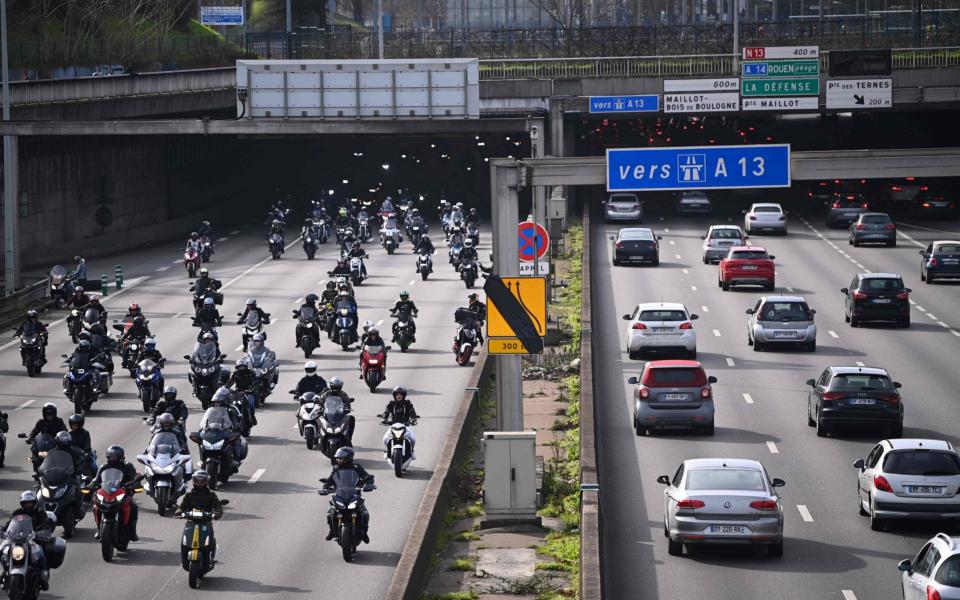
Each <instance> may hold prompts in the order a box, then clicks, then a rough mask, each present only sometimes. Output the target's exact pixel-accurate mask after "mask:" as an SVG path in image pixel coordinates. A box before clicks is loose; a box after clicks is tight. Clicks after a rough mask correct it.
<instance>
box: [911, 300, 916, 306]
mask: <svg viewBox="0 0 960 600" xmlns="http://www.w3.org/2000/svg"><path fill="white" fill-rule="evenodd" d="M910 305H911V306H916V305H917V301H916V300H914V299H913V298H910Z"/></svg>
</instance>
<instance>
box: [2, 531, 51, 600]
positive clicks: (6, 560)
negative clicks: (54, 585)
mask: <svg viewBox="0 0 960 600" xmlns="http://www.w3.org/2000/svg"><path fill="white" fill-rule="evenodd" d="M66 551H67V543H66V542H65V541H63V539H61V538H57V537H53V536H52V535H51V533H50V532H49V531H47V530H46V529H40V530H34V529H33V521H32V520H31V518H30V517H29V516H28V515H17V516H16V517H13V518H12V519H10V524H9V525H7V529H6V531H5V532H4V534H3V539H2V541H0V566H2V568H3V575H2V577H0V587H2V588H3V589H4V590H5V591H6V592H7V593H8V594H9V595H10V598H23V599H35V598H37V597H38V596H39V595H40V590H41V587H40V564H39V556H40V552H43V554H44V555H45V556H46V557H47V568H48V569H56V568H59V567H60V565H62V564H63V557H64V554H65V553H66Z"/></svg>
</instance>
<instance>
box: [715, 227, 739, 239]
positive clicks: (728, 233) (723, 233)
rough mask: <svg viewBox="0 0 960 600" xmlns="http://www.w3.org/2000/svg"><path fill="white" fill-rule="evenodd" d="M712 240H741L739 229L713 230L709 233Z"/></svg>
mask: <svg viewBox="0 0 960 600" xmlns="http://www.w3.org/2000/svg"><path fill="white" fill-rule="evenodd" d="M710 239H712V240H742V239H743V236H742V235H740V230H739V229H714V230H713V231H711V232H710Z"/></svg>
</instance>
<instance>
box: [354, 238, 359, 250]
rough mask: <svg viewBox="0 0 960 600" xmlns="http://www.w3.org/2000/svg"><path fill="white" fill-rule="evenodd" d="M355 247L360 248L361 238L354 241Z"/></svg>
mask: <svg viewBox="0 0 960 600" xmlns="http://www.w3.org/2000/svg"><path fill="white" fill-rule="evenodd" d="M353 247H354V248H359V247H360V240H356V241H354V242H353Z"/></svg>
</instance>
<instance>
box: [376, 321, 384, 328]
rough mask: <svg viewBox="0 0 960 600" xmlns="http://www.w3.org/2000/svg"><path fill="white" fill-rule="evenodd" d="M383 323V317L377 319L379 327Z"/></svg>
mask: <svg viewBox="0 0 960 600" xmlns="http://www.w3.org/2000/svg"><path fill="white" fill-rule="evenodd" d="M381 325H383V319H380V320H379V321H377V327H380V326H381Z"/></svg>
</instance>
